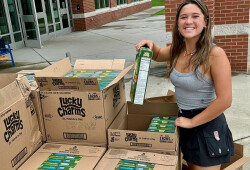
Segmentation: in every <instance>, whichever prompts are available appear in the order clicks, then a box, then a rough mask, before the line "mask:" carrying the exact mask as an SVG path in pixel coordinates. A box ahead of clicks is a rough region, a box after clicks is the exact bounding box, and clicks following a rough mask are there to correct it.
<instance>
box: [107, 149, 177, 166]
mask: <svg viewBox="0 0 250 170" xmlns="http://www.w3.org/2000/svg"><path fill="white" fill-rule="evenodd" d="M104 158H108V159H125V160H133V161H141V162H148V163H155V164H160V165H168V166H175V165H176V164H177V159H178V158H177V156H173V155H164V154H158V153H150V152H140V151H132V150H125V149H109V150H108V151H107V153H106V154H105V155H104Z"/></svg>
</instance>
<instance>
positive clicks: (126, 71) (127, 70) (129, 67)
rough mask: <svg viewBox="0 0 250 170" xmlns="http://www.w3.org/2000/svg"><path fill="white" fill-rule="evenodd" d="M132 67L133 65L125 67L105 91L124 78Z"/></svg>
mask: <svg viewBox="0 0 250 170" xmlns="http://www.w3.org/2000/svg"><path fill="white" fill-rule="evenodd" d="M133 66H134V65H133V64H132V65H130V66H128V67H126V68H125V69H124V70H122V72H121V73H120V74H119V75H118V76H117V77H116V78H115V79H114V80H113V81H111V82H110V83H109V85H108V86H107V87H105V89H106V88H108V87H110V86H112V85H113V84H115V83H117V82H118V81H119V80H120V79H121V78H122V77H124V76H125V75H126V74H127V73H128V72H129V70H131V68H132V67H133Z"/></svg>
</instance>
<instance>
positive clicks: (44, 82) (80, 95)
mask: <svg viewBox="0 0 250 170" xmlns="http://www.w3.org/2000/svg"><path fill="white" fill-rule="evenodd" d="M124 64H125V60H77V61H76V63H75V66H74V70H121V73H120V74H119V75H118V76H117V77H116V78H115V79H114V80H113V81H112V82H111V83H110V84H108V85H107V87H106V88H104V89H103V90H102V91H100V88H99V85H98V81H97V78H95V77H87V78H84V77H64V75H66V74H67V73H69V72H71V71H72V67H71V64H70V61H69V59H68V58H65V59H63V60H61V61H59V62H57V63H55V64H53V65H51V66H49V67H47V68H45V69H43V70H41V71H39V72H36V73H35V75H36V77H35V78H36V81H37V83H38V86H39V89H40V93H41V103H42V110H43V115H44V123H45V130H46V136H47V142H59V143H75V144H86V145H99V146H104V145H107V133H106V132H107V129H108V127H109V126H110V124H111V123H112V122H113V120H114V118H115V117H116V116H117V114H118V112H119V111H120V110H121V108H122V107H123V106H124V104H125V103H126V95H125V85H124V78H123V77H124V76H125V74H126V73H127V72H128V71H129V70H130V69H131V68H132V66H133V65H131V66H129V67H127V68H125V69H124Z"/></svg>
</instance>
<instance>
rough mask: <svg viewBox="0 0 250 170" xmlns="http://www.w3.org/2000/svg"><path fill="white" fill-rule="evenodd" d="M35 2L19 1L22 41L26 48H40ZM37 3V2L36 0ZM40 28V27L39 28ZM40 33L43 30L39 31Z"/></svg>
mask: <svg viewBox="0 0 250 170" xmlns="http://www.w3.org/2000/svg"><path fill="white" fill-rule="evenodd" d="M34 1H35V0H19V3H20V6H21V7H22V8H21V10H20V13H21V16H22V24H23V30H24V41H25V45H26V46H27V47H32V48H42V44H41V36H40V29H39V27H40V26H39V24H38V17H37V15H36V6H35V2H34ZM36 1H37V0H36ZM41 28H42V27H41ZM41 31H42V32H43V31H44V30H41Z"/></svg>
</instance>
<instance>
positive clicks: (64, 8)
mask: <svg viewBox="0 0 250 170" xmlns="http://www.w3.org/2000/svg"><path fill="white" fill-rule="evenodd" d="M59 3H60V13H61V17H62V23H61V25H62V30H63V32H71V27H70V18H69V10H68V9H69V7H68V2H67V0H59Z"/></svg>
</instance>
